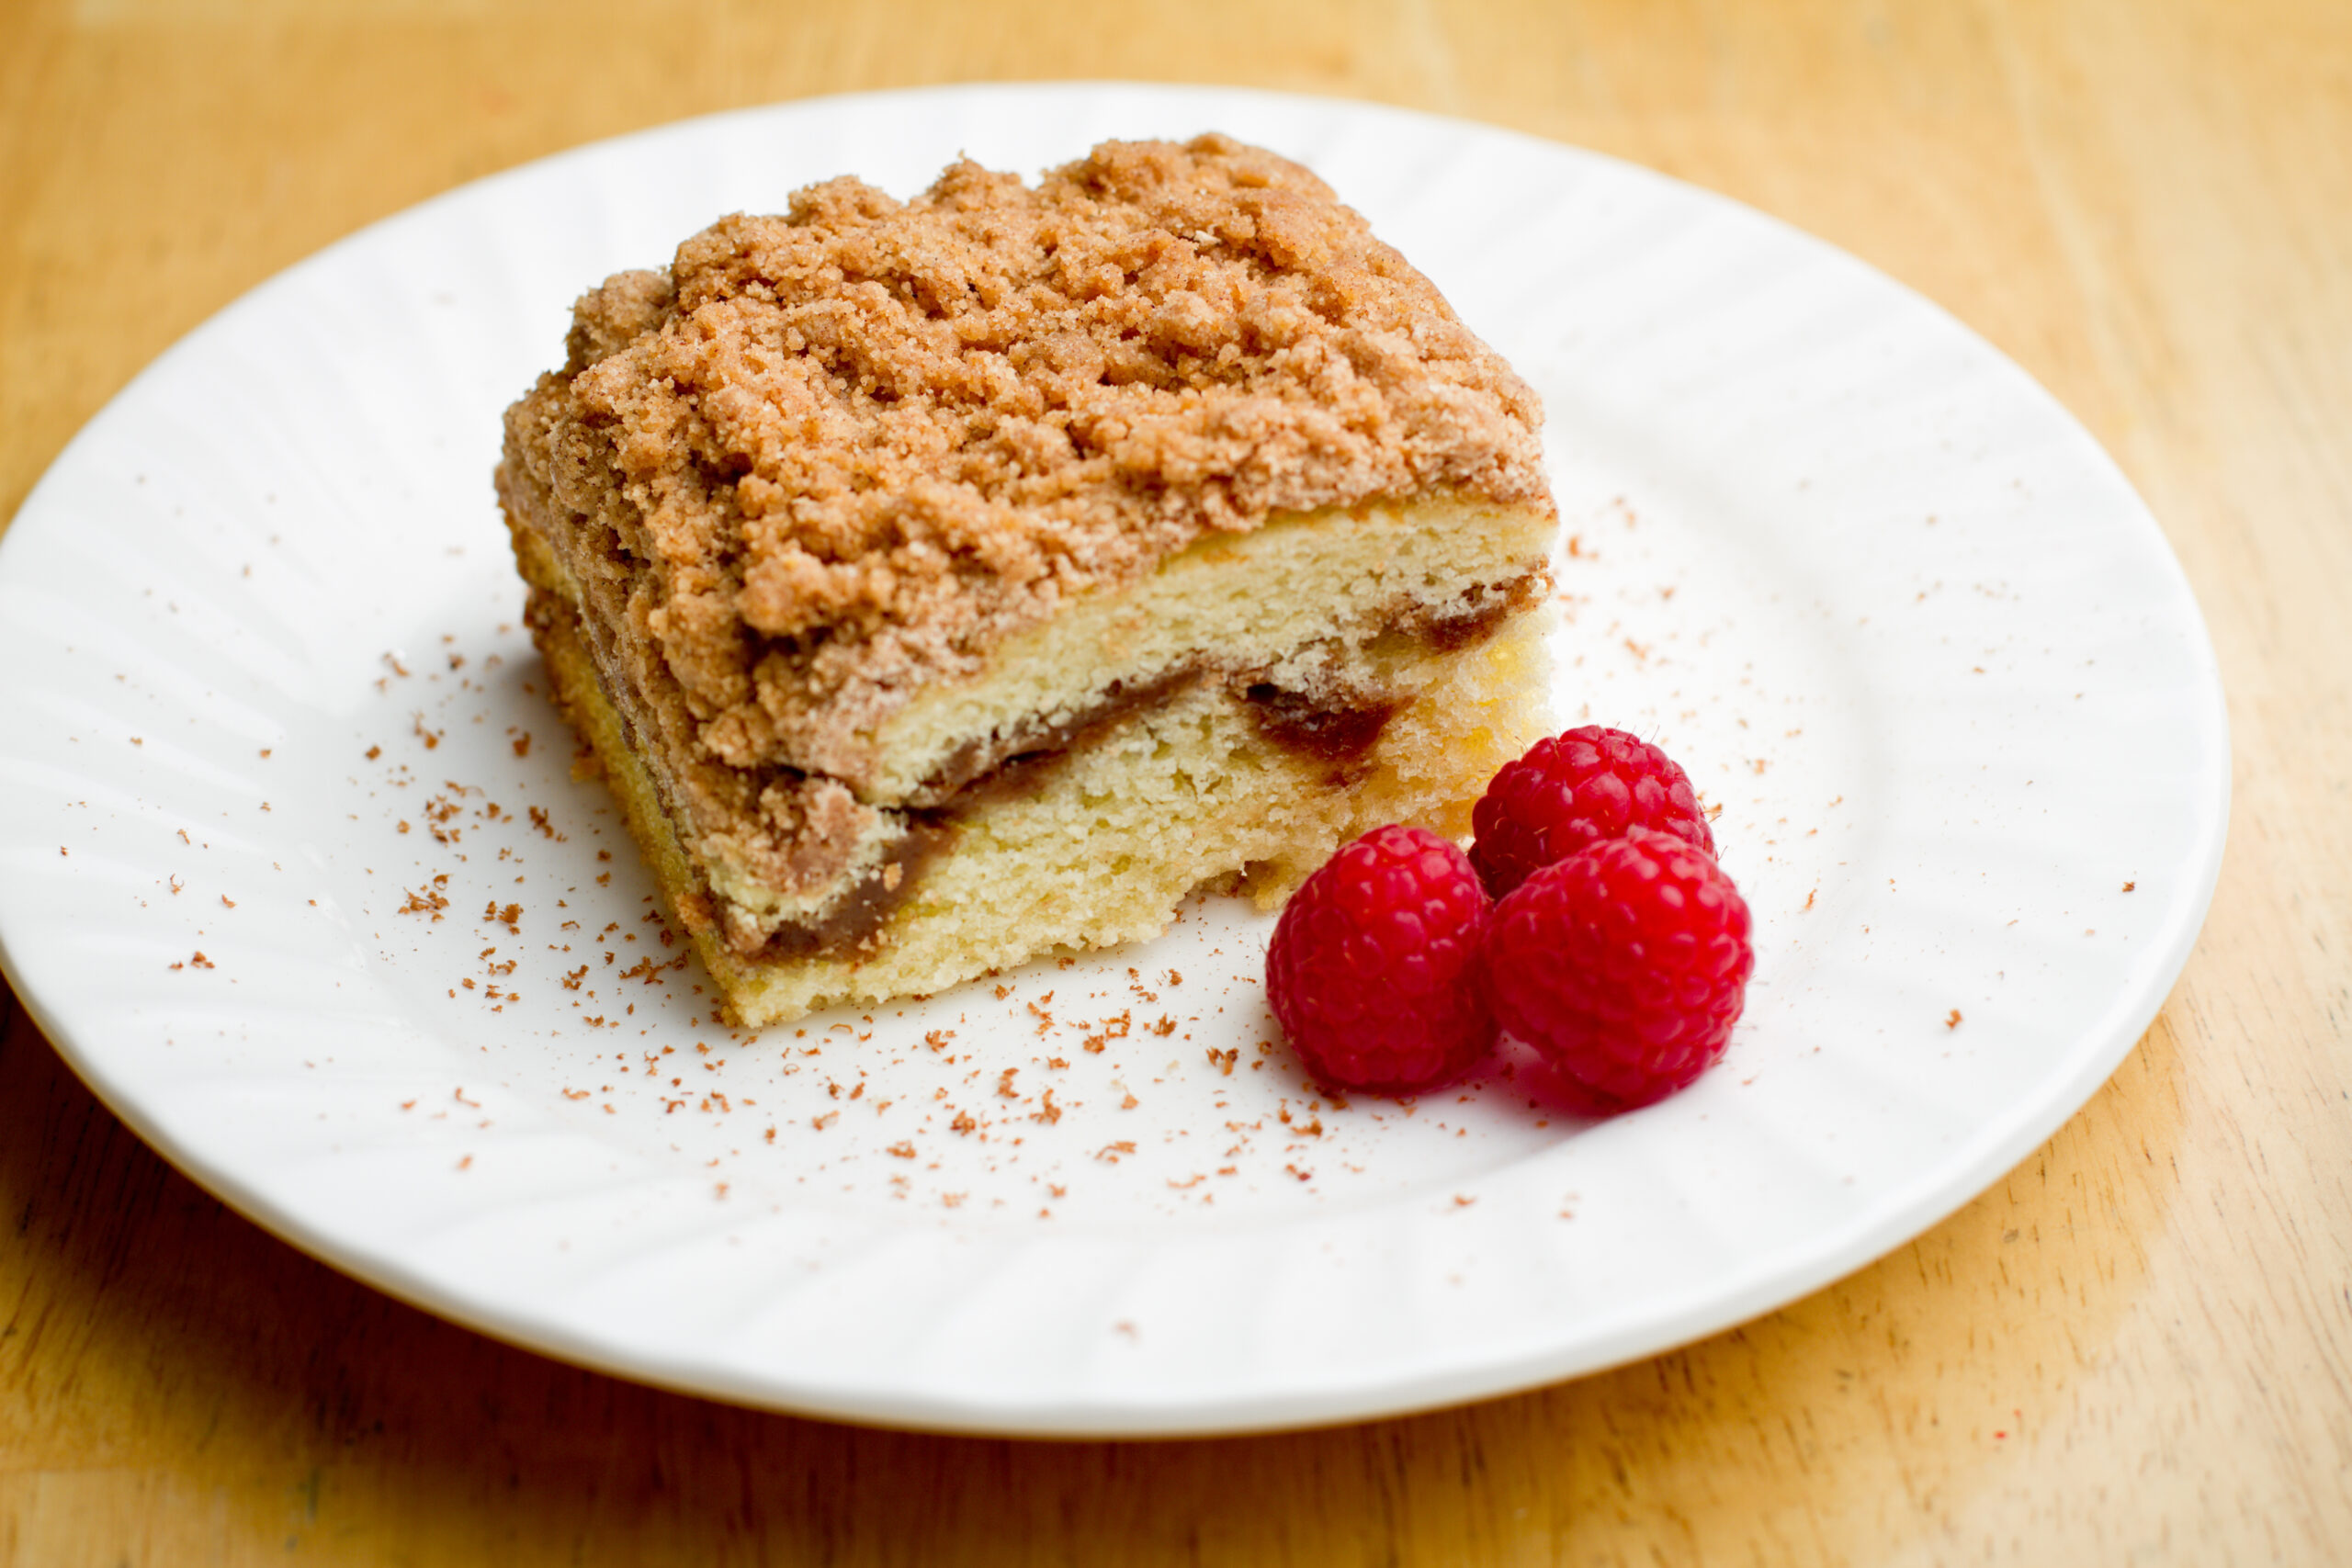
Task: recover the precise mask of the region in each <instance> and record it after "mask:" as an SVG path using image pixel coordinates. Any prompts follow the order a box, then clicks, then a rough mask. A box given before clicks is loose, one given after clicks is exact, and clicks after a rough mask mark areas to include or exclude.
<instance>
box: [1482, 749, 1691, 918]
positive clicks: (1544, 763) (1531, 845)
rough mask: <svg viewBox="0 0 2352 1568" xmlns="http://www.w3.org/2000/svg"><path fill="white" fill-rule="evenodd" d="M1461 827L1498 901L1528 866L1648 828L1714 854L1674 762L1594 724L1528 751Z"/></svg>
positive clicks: (1525, 876)
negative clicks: (1469, 832)
mask: <svg viewBox="0 0 2352 1568" xmlns="http://www.w3.org/2000/svg"><path fill="white" fill-rule="evenodd" d="M1470 825H1471V828H1472V829H1473V830H1474V831H1475V832H1476V834H1477V838H1476V840H1475V841H1474V842H1473V843H1472V844H1471V846H1470V863H1471V864H1473V865H1475V866H1476V867H1477V868H1478V875H1479V877H1480V879H1481V880H1483V881H1484V882H1485V883H1486V885H1487V892H1489V893H1491V894H1493V895H1494V896H1495V897H1498V898H1499V897H1502V896H1503V895H1505V894H1506V893H1509V892H1510V890H1511V889H1512V888H1514V887H1516V886H1519V885H1520V884H1521V883H1522V882H1524V881H1526V880H1527V879H1528V877H1529V876H1530V875H1531V874H1533V873H1534V872H1535V870H1536V869H1537V868H1538V867H1541V866H1546V865H1550V864H1551V863H1553V862H1554V861H1561V860H1566V859H1567V858H1568V857H1569V856H1570V855H1572V854H1575V853H1576V852H1577V851H1578V850H1581V849H1583V848H1584V847H1585V846H1586V845H1587V844H1589V843H1593V842H1595V841H1596V840H1601V839H1615V838H1620V837H1623V834H1624V832H1625V830H1626V829H1628V828H1655V829H1658V830H1659V831H1660V832H1666V833H1672V834H1673V835H1675V836H1676V837H1677V838H1680V839H1687V840H1690V841H1691V843H1693V844H1696V845H1697V846H1698V847H1699V848H1701V849H1702V850H1704V851H1705V852H1707V853H1709V854H1711V855H1712V854H1713V853H1714V852H1715V836H1714V834H1713V833H1711V832H1709V831H1708V830H1707V818H1706V814H1705V813H1704V812H1702V811H1701V810H1700V809H1699V799H1698V796H1697V795H1693V794H1692V793H1691V781H1690V779H1689V778H1688V777H1686V776H1685V775H1684V773H1683V772H1682V770H1681V769H1680V768H1679V767H1677V766H1676V765H1675V762H1674V760H1673V759H1672V758H1670V757H1668V755H1667V754H1666V753H1665V752H1663V751H1661V750H1658V749H1657V747H1655V746H1653V745H1651V744H1650V743H1649V742H1648V741H1646V740H1643V739H1640V738H1639V737H1637V736H1632V735H1628V734H1626V733H1625V732H1624V731H1623V730H1622V729H1604V728H1601V727H1600V725H1597V724H1589V725H1586V726H1585V727H1584V728H1581V729H1571V730H1569V731H1568V732H1567V733H1566V735H1561V736H1556V737H1555V738H1553V739H1549V740H1538V741H1537V742H1536V743H1535V744H1534V745H1532V746H1531V747H1529V748H1528V749H1527V754H1526V755H1525V756H1523V757H1521V758H1520V760H1519V761H1516V762H1512V763H1510V764H1508V765H1507V766H1506V767H1504V769H1503V771H1502V772H1500V773H1497V774H1496V775H1495V776H1494V780H1493V782H1492V783H1490V784H1487V793H1486V794H1485V795H1482V796H1480V797H1479V800H1478V804H1477V806H1476V807H1474V808H1473V810H1472V812H1471V816H1470Z"/></svg>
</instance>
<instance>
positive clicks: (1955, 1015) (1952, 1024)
mask: <svg viewBox="0 0 2352 1568" xmlns="http://www.w3.org/2000/svg"><path fill="white" fill-rule="evenodd" d="M1944 1027H1945V1028H1946V1029H1958V1028H1959V1027H1960V1010H1959V1009H1958V1008H1954V1009H1952V1010H1951V1015H1950V1016H1949V1017H1947V1018H1946V1019H1945V1020H1944Z"/></svg>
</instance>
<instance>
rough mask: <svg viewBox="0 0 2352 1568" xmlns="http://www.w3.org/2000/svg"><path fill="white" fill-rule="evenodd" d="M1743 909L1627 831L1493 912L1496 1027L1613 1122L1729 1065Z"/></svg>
mask: <svg viewBox="0 0 2352 1568" xmlns="http://www.w3.org/2000/svg"><path fill="white" fill-rule="evenodd" d="M1747 931H1748V918H1747V901H1746V900H1744V899H1743V898H1741V897H1740V896H1739V890H1738V889H1737V888H1736V887H1734V886H1732V883H1731V878H1730V877H1728V876H1725V875H1724V874H1723V869H1722V868H1721V867H1720V866H1718V865H1716V864H1715V863H1714V859H1713V857H1712V856H1710V855H1707V854H1704V853H1702V852H1700V851H1699V849H1698V848H1697V847H1696V846H1694V845H1692V844H1690V843H1687V842H1685V841H1684V840H1681V839H1678V838H1676V837H1674V836H1673V835H1671V834H1668V833H1659V832H1654V831H1651V830H1650V829H1643V828H1635V829H1632V830H1631V831H1629V832H1628V833H1627V834H1626V835H1625V836H1624V837H1623V838H1622V839H1604V840H1600V842H1598V843H1595V844H1592V845H1590V846H1589V847H1588V848H1586V849H1584V850H1582V851H1580V852H1577V854H1574V855H1571V856H1570V857H1569V858H1567V859H1566V860H1564V861H1558V862H1555V863H1553V864H1551V865H1547V866H1545V867H1544V868H1543V869H1542V870H1540V871H1538V872H1536V873H1535V874H1533V875H1532V876H1530V877H1529V878H1528V879H1527V880H1526V881H1525V882H1523V883H1521V885H1520V886H1519V887H1518V888H1517V890H1515V891H1514V892H1513V893H1512V894H1511V895H1510V897H1508V898H1505V899H1504V900H1503V901H1502V902H1501V903H1500V904H1499V905H1498V906H1496V908H1495V917H1494V923H1493V925H1492V926H1491V927H1490V928H1489V929H1488V931H1487V941H1486V945H1485V948H1484V951H1483V953H1482V954H1481V957H1482V961H1483V964H1484V968H1485V973H1486V977H1487V996H1488V998H1489V999H1490V1000H1491V1001H1492V1003H1493V1005H1494V1010H1495V1016H1496V1018H1497V1019H1498V1020H1499V1021H1500V1022H1501V1025H1502V1027H1503V1028H1504V1029H1506V1030H1508V1031H1509V1032H1511V1033H1512V1034H1514V1035H1517V1036H1518V1037H1519V1038H1520V1039H1521V1040H1523V1041H1525V1042H1526V1043H1528V1044H1530V1045H1532V1046H1533V1047H1534V1048H1535V1049H1536V1050H1537V1051H1538V1052H1540V1053H1541V1054H1542V1055H1544V1058H1545V1059H1546V1060H1547V1061H1549V1062H1550V1063H1551V1064H1552V1066H1555V1067H1556V1068H1558V1069H1559V1070H1560V1071H1561V1072H1562V1073H1564V1074H1565V1075H1566V1076H1567V1077H1571V1078H1574V1079H1575V1080H1576V1081H1577V1083H1579V1084H1581V1085H1583V1086H1584V1087H1586V1088H1588V1089H1591V1090H1592V1091H1593V1092H1594V1093H1595V1094H1597V1095H1600V1097H1602V1098H1603V1099H1604V1100H1608V1101H1611V1102H1612V1105H1613V1108H1614V1109H1619V1110H1623V1109H1630V1108H1631V1107H1634V1106H1636V1105H1646V1104H1648V1103H1649V1102H1650V1101H1651V1100H1657V1099H1660V1098H1662V1097H1664V1096H1666V1095H1668V1094H1671V1093H1672V1092H1673V1091H1674V1090H1676V1089H1681V1088H1683V1087H1684V1086H1686V1085H1688V1084H1689V1083H1690V1082H1691V1080H1692V1079H1693V1078H1695V1077H1698V1076H1699V1075H1700V1074H1701V1073H1702V1072H1704V1071H1705V1070H1706V1069H1707V1067H1708V1066H1710V1065H1712V1064H1713V1062H1714V1061H1715V1059H1716V1058H1717V1057H1719V1056H1721V1055H1723V1053H1724V1042H1725V1041H1727V1040H1728V1039H1730V1037H1731V1026H1732V1023H1733V1022H1734V1021H1736V1019H1737V1018H1738V1017H1739V1010H1740V1004H1741V1003H1742V1001H1743V1000H1744V999H1745V996H1746V991H1747V976H1748V974H1749V972H1750V971H1752V970H1753V969H1754V968H1755V966H1756V956H1755V952H1754V950H1753V949H1752V948H1751V947H1750V946H1749V945H1748V939H1747Z"/></svg>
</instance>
